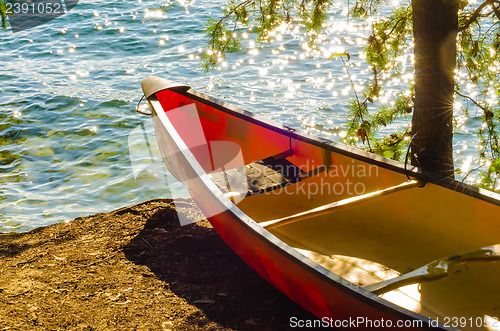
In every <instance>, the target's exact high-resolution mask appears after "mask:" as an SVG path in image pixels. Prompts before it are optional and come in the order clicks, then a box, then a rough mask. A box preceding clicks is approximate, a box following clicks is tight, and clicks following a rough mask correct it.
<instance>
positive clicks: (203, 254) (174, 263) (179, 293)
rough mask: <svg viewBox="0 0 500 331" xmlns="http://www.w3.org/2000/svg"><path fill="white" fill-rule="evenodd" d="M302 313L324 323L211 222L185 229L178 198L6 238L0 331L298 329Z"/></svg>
mask: <svg viewBox="0 0 500 331" xmlns="http://www.w3.org/2000/svg"><path fill="white" fill-rule="evenodd" d="M179 211H180V212H183V213H185V214H186V215H191V216H193V215H194V213H196V212H195V211H194V209H193V208H192V206H191V205H190V204H189V203H188V202H186V205H185V208H184V207H183V208H181V210H179ZM292 316H297V317H298V318H301V319H312V318H314V317H313V316H312V315H310V314H309V313H308V312H306V311H305V310H303V309H302V308H301V307H299V306H297V305H296V304H295V303H293V302H292V301H291V300H289V299H288V298H287V297H285V296H284V295H282V294H281V293H280V292H279V291H277V290H276V289H275V288H273V287H272V286H270V285H269V284H268V283H266V282H265V281H264V280H263V279H262V278H260V277H259V276H258V275H257V274H256V273H255V272H254V271H252V270H251V269H250V268H249V267H248V266H246V265H245V264H244V263H243V262H242V261H241V260H240V259H239V258H238V257H237V256H236V255H235V254H234V253H233V252H232V251H231V250H230V249H229V248H228V247H227V245H226V244H225V243H224V242H223V241H222V240H221V239H220V238H219V236H218V235H217V233H216V232H215V231H214V230H213V229H212V228H211V227H210V224H209V223H208V222H207V221H202V222H198V223H196V224H191V225H186V226H182V227H181V226H180V225H179V222H178V219H177V213H176V211H175V210H174V209H173V203H172V202H171V201H170V200H166V199H161V200H151V201H147V202H144V203H142V204H139V205H135V206H132V207H127V208H122V209H120V210H117V211H114V212H111V213H106V214H97V215H93V216H89V217H85V218H77V219H76V220H74V221H73V222H70V223H61V224H56V225H51V226H47V227H42V228H38V229H35V230H33V231H30V232H27V233H6V234H0V330H288V329H291V328H290V324H289V321H290V318H291V317H292Z"/></svg>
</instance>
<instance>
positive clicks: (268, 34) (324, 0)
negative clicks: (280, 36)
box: [202, 0, 331, 70]
mask: <svg viewBox="0 0 500 331" xmlns="http://www.w3.org/2000/svg"><path fill="white" fill-rule="evenodd" d="M330 5H331V2H330V1H329V0H303V1H300V2H299V1H296V0H244V1H242V2H234V1H231V2H229V3H228V4H227V5H226V7H225V9H224V11H223V16H222V18H220V19H219V20H214V19H210V20H209V22H208V23H207V25H206V28H205V31H206V32H207V34H208V36H209V41H208V43H207V52H206V54H205V55H204V56H203V60H202V63H203V66H204V67H205V68H206V69H207V70H208V69H210V68H211V67H214V66H215V65H217V63H218V62H220V61H222V60H223V59H224V57H225V55H226V53H230V52H235V51H238V50H240V49H241V43H240V42H239V41H238V38H239V36H238V32H241V31H243V30H245V31H247V30H252V29H253V30H254V31H255V32H256V33H257V40H258V41H259V42H261V43H264V42H268V41H270V40H271V39H272V31H273V30H275V29H276V28H277V27H279V26H280V25H281V24H300V25H301V26H303V27H304V28H305V32H306V34H307V35H308V36H309V41H310V44H311V45H314V41H315V37H316V35H317V33H318V32H319V31H321V28H322V26H323V23H324V21H325V18H326V16H327V13H328V9H329V7H330Z"/></svg>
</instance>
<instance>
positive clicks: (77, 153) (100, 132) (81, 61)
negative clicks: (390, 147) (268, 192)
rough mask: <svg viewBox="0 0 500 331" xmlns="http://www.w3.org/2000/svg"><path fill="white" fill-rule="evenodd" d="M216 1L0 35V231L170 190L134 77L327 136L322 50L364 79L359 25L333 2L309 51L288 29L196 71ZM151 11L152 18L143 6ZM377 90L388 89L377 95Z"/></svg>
mask: <svg viewBox="0 0 500 331" xmlns="http://www.w3.org/2000/svg"><path fill="white" fill-rule="evenodd" d="M395 2H397V1H395ZM222 4H223V2H221V1H207V0H203V1H194V2H181V1H172V2H168V1H167V2H156V1H102V0H96V1H88V0H83V1H80V3H79V4H78V5H77V6H76V7H75V8H74V9H73V10H72V11H71V12H69V13H68V14H66V15H65V16H62V17H60V18H58V19H56V20H54V21H52V22H50V23H47V24H45V25H42V26H39V27H36V28H32V29H29V30H26V31H23V32H19V33H15V34H13V33H12V32H11V31H0V40H1V43H0V63H1V69H0V134H1V135H0V142H1V145H2V146H1V149H0V200H1V203H2V208H1V210H0V231H11V230H16V231H23V230H28V229H31V228H34V227H37V226H41V225H47V224H51V223H55V222H62V221H67V220H71V219H73V218H75V217H78V216H85V215H88V214H92V213H96V212H104V211H110V210H112V209H115V208H118V207H121V206H125V205H131V204H133V203H138V202H141V201H144V200H147V199H151V198H158V197H169V196H171V192H170V190H174V191H175V190H178V189H180V188H179V187H178V186H176V185H173V186H170V188H168V187H167V185H165V181H164V175H163V172H162V169H163V166H162V165H161V163H160V162H158V155H159V154H158V153H155V149H154V137H152V127H151V123H150V120H148V118H147V117H141V116H140V115H138V114H137V113H135V112H134V108H135V105H136V103H137V101H138V100H139V98H140V97H141V95H142V93H141V89H140V81H141V79H143V78H145V77H147V76H150V75H157V76H161V77H164V78H167V79H171V80H175V81H179V82H182V83H187V84H190V85H191V86H192V87H194V88H196V89H198V90H201V91H204V92H207V93H209V94H211V95H214V96H216V97H219V98H222V99H224V100H226V101H229V102H232V103H236V104H238V105H240V106H242V107H243V108H246V109H248V110H251V111H254V112H258V113H260V114H262V115H264V116H267V117H270V118H272V119H274V120H278V121H281V122H284V123H286V124H287V125H289V126H292V127H302V128H305V129H307V130H309V131H311V132H313V133H315V134H319V135H322V136H325V137H329V138H331V139H334V140H336V139H338V135H339V134H341V133H342V131H343V130H344V129H345V128H344V127H343V125H344V123H345V115H346V100H347V98H349V97H350V96H352V88H351V84H350V82H349V80H348V77H347V74H346V72H345V70H344V67H343V64H342V62H341V61H339V60H337V61H335V60H329V59H328V58H329V56H330V55H331V54H333V53H336V52H343V51H347V52H349V53H350V54H351V57H352V60H351V62H352V63H354V64H356V63H358V64H359V65H357V64H356V65H354V66H353V67H352V68H351V69H350V70H351V75H353V77H352V78H353V81H354V82H355V83H357V84H358V83H359V84H362V83H363V80H364V79H366V78H367V77H368V75H369V71H368V70H367V68H366V65H365V64H364V63H363V59H362V58H360V51H361V49H362V48H363V45H364V43H365V40H366V37H367V34H368V31H367V29H366V27H365V26H364V25H363V24H362V23H356V22H352V21H349V22H348V21H347V19H346V15H345V10H346V9H345V8H343V7H340V6H339V7H335V8H333V9H332V15H331V19H330V20H329V21H328V29H327V30H326V34H325V41H324V45H323V46H322V48H321V49H322V53H321V54H313V53H312V52H310V50H309V49H308V48H307V46H306V44H305V43H304V42H303V41H302V40H301V39H300V38H301V37H300V33H299V32H297V31H291V32H286V33H283V35H279V36H278V37H277V40H275V41H274V42H272V43H271V44H269V45H266V46H264V47H256V46H255V45H253V44H252V42H251V39H252V38H251V36H250V38H249V39H248V40H246V41H247V43H246V44H245V50H244V51H242V52H240V53H237V54H230V55H229V56H228V58H227V62H225V63H222V64H221V66H220V67H219V68H218V69H215V70H213V71H210V72H208V73H207V72H205V71H204V70H202V69H201V67H200V60H199V56H200V55H201V52H202V51H203V50H202V47H204V45H205V43H206V40H207V38H206V36H205V34H204V32H203V29H204V26H205V22H206V21H207V19H208V18H209V17H210V16H214V17H216V16H218V15H220V10H221V5H222ZM160 6H162V8H163V12H162V13H159V12H153V11H152V10H153V9H155V8H159V7H160ZM248 33H249V34H250V35H251V32H248ZM257 46H258V45H257ZM410 58H411V54H409V55H408V58H407V59H408V61H409V59H410ZM407 59H406V58H403V59H402V61H406V60H407ZM398 79H399V80H398ZM398 79H397V80H395V81H394V82H393V84H392V85H393V88H394V89H402V88H404V86H405V84H404V83H405V77H402V78H401V77H400V78H398ZM406 79H411V73H409V75H408V76H407V78H406ZM390 97H391V91H390V89H389V91H388V93H387V95H386V98H385V100H382V101H383V102H390ZM396 125H401V123H399V124H396ZM478 125H480V121H479V119H478V118H476V119H475V118H474V117H473V118H472V119H470V120H468V122H466V123H465V126H464V129H463V130H462V131H460V132H459V133H458V134H457V135H456V143H455V148H456V149H457V150H458V151H459V152H458V153H457V160H458V161H457V162H460V163H464V162H465V163H466V162H469V164H470V160H471V158H472V156H473V155H474V151H473V148H469V146H473V144H474V135H473V133H472V132H474V130H475V128H476V126H478ZM144 132H147V134H146V135H145V134H144ZM148 144H150V145H151V146H153V154H154V155H155V157H156V161H155V162H153V163H151V159H150V153H149V151H148V149H147V148H144V146H147V145H148ZM471 178H472V177H471ZM471 178H469V179H471ZM471 180H472V179H471Z"/></svg>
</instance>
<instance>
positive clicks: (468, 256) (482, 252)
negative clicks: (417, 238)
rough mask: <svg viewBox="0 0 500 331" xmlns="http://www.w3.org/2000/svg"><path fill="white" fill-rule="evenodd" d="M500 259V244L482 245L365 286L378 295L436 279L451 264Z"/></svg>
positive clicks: (441, 275)
mask: <svg viewBox="0 0 500 331" xmlns="http://www.w3.org/2000/svg"><path fill="white" fill-rule="evenodd" d="M495 260H500V244H497V245H492V246H486V247H482V248H479V249H476V250H473V251H468V252H466V253H462V254H456V255H452V256H449V257H445V258H442V259H439V260H435V261H432V262H431V263H428V264H426V265H424V266H423V267H420V268H418V269H416V270H413V271H411V272H409V273H407V274H404V275H401V276H399V277H396V278H392V279H388V280H386V281H383V282H380V283H375V284H371V285H366V286H363V288H364V289H365V290H367V291H370V292H372V293H375V294H377V295H380V294H383V293H386V292H389V291H392V290H395V289H397V288H400V287H402V286H405V285H410V284H414V283H420V282H422V281H429V280H436V279H440V278H443V277H446V276H447V275H448V269H449V267H450V266H451V265H453V264H457V263H464V262H468V261H495Z"/></svg>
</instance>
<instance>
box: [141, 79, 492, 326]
mask: <svg viewBox="0 0 500 331" xmlns="http://www.w3.org/2000/svg"><path fill="white" fill-rule="evenodd" d="M167 89H168V88H167ZM162 90H165V89H161V90H160V91H162ZM160 91H157V92H160ZM157 92H154V93H152V94H150V95H149V97H147V99H148V101H149V103H150V105H151V109H152V115H151V116H152V117H156V116H157V117H159V119H160V121H161V122H162V124H163V126H164V127H165V129H166V130H168V132H169V134H170V135H171V136H172V138H173V140H174V142H175V144H177V146H179V147H180V148H179V150H180V151H181V153H182V154H183V157H185V158H186V160H188V162H187V163H188V165H189V166H190V167H191V170H192V171H194V172H195V173H197V174H198V175H199V179H200V180H201V182H202V184H203V186H204V187H205V189H206V192H207V193H208V194H209V195H210V196H211V197H212V198H213V199H214V201H216V202H217V203H219V204H220V205H221V206H222V207H224V209H225V211H224V212H225V213H227V214H228V215H229V216H230V217H231V218H232V219H233V220H235V221H236V222H238V224H240V225H241V226H242V227H244V228H246V229H247V230H248V231H249V232H250V233H252V235H254V236H256V237H257V238H258V239H259V240H260V241H262V243H264V244H265V245H267V246H268V247H269V248H270V249H271V250H273V251H275V252H277V253H279V254H280V255H282V256H283V257H285V258H287V259H288V260H290V261H291V262H292V263H294V264H296V265H298V266H299V267H300V268H303V269H305V270H306V271H307V272H310V273H311V274H313V275H314V276H316V277H317V278H318V279H319V280H321V281H323V282H325V283H327V284H329V285H331V286H333V287H335V288H336V289H338V290H340V291H342V292H344V293H346V294H347V295H349V296H351V297H353V298H355V299H357V300H359V301H360V302H363V303H365V304H368V305H370V306H372V307H374V308H376V309H377V310H379V311H381V312H384V313H386V314H388V315H390V316H392V317H394V318H397V319H401V320H420V321H422V325H423V327H424V328H430V324H429V323H430V320H429V319H428V318H427V317H425V316H423V315H420V314H418V313H415V312H412V311H410V310H407V309H405V308H402V307H400V306H397V305H395V304H393V303H391V302H389V301H387V300H384V299H382V298H380V297H379V296H377V295H375V294H373V293H371V292H369V291H367V290H365V289H363V288H361V287H360V286H357V285H355V284H353V283H351V282H349V281H348V280H346V279H344V278H342V277H340V276H339V275H337V274H335V273H333V272H332V271H330V270H328V269H326V268H324V267H323V266H321V265H319V264H317V263H316V262H314V261H312V260H311V259H309V258H307V257H306V256H304V255H302V254H301V253H300V252H298V251H297V250H295V249H294V248H292V247H291V246H289V245H288V244H286V243H284V242H283V241H281V240H280V239H278V238H277V237H276V236H275V235H273V234H272V233H271V232H269V231H268V230H266V229H264V228H263V227H262V226H261V225H259V224H258V223H257V222H255V221H254V220H253V219H252V218H250V217H249V216H248V215H246V214H245V213H244V212H243V211H241V210H240V209H239V208H238V207H237V206H236V205H235V204H234V203H233V202H232V201H230V200H229V199H228V198H227V197H225V196H224V194H223V193H222V192H220V190H219V189H218V188H217V186H216V185H215V183H213V182H212V181H211V180H210V179H209V178H208V176H207V175H206V173H205V171H204V170H203V168H202V167H201V165H200V164H199V163H198V162H197V161H196V158H195V157H194V155H193V154H192V153H191V151H189V149H187V148H186V145H185V143H184V142H183V141H182V138H181V137H180V135H179V134H178V133H177V131H176V130H175V128H174V127H173V124H171V123H170V121H169V120H168V117H167V116H166V114H165V112H164V111H163V109H162V108H161V109H156V108H155V107H154V106H153V105H154V104H157V105H159V106H160V107H161V104H160V103H159V101H158V99H157V98H156V95H155V94H156V93H157ZM175 92H177V93H179V94H182V95H185V96H187V97H190V98H192V99H194V100H197V101H201V102H203V103H206V104H209V105H215V106H216V108H218V109H220V108H221V107H222V108H223V109H220V110H223V111H225V112H227V113H230V114H232V115H235V116H238V117H242V118H244V119H246V120H249V121H251V122H254V123H256V124H259V125H262V126H265V127H266V128H269V129H271V130H273V131H276V132H279V133H282V134H286V135H287V136H289V137H291V138H293V139H298V140H301V141H305V142H310V143H312V144H314V145H317V146H321V147H325V148H327V149H328V150H331V151H333V152H336V153H340V154H343V155H347V156H350V157H354V158H356V159H360V160H362V161H366V162H369V163H371V164H376V165H381V166H383V167H385V168H389V169H392V170H394V171H397V172H400V173H403V174H404V173H405V171H404V168H402V167H401V166H400V165H399V164H398V163H397V162H395V161H392V160H389V159H386V158H383V157H379V156H374V155H371V154H369V153H367V152H363V151H361V152H360V153H359V154H356V153H354V151H357V150H354V149H352V148H350V147H347V146H343V145H341V144H339V143H335V142H331V141H328V140H326V139H322V138H319V137H315V136H312V137H311V136H309V137H305V136H303V135H301V134H300V133H302V132H301V131H299V130H294V132H291V130H290V129H288V128H287V127H286V126H284V125H281V124H279V123H274V122H272V121H269V120H266V119H262V118H257V117H256V116H255V115H254V114H253V113H249V112H248V111H245V110H243V109H240V108H238V107H235V106H231V105H229V104H227V103H225V102H222V101H219V100H217V99H215V98H212V97H209V96H206V95H204V94H202V93H200V92H196V91H193V90H192V89H191V90H179V91H175ZM154 101H156V102H154ZM165 121H168V122H169V123H170V129H169V128H167V127H166V126H165ZM182 147H184V148H182ZM499 204H500V201H499ZM440 327H441V328H444V326H443V325H442V324H440ZM434 329H435V328H434Z"/></svg>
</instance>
